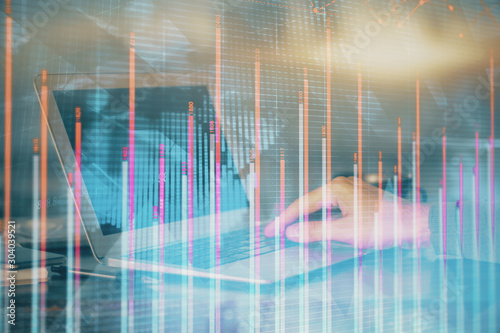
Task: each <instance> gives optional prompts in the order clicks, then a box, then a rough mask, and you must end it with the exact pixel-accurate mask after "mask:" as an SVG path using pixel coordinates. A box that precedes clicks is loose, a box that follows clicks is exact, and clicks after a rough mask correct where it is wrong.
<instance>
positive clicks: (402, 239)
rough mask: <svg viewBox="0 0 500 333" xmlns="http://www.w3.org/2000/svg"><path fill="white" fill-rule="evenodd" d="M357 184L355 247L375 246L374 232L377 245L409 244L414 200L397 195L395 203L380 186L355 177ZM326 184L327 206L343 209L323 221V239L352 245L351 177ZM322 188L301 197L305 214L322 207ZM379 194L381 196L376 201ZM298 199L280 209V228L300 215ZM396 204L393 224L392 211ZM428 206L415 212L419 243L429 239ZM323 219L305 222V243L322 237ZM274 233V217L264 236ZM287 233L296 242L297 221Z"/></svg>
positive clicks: (353, 221)
mask: <svg viewBox="0 0 500 333" xmlns="http://www.w3.org/2000/svg"><path fill="white" fill-rule="evenodd" d="M357 185H358V208H357V210H358V211H357V213H358V217H357V220H358V222H357V223H358V233H357V240H358V247H359V248H365V249H366V248H374V247H375V236H378V247H379V248H386V247H392V246H394V245H398V243H399V245H405V246H411V245H412V244H413V242H414V225H413V224H414V223H413V204H412V203H411V202H409V201H407V200H404V199H399V202H398V198H396V205H395V204H394V196H393V195H392V194H391V193H389V192H384V191H382V190H379V189H378V188H376V187H374V186H372V185H370V184H368V183H365V182H363V181H361V180H358V184H357ZM325 186H326V193H327V195H326V204H327V207H338V208H339V209H340V210H341V211H342V218H339V219H336V220H331V221H326V239H327V240H332V241H339V242H344V243H348V244H351V245H355V239H356V236H355V233H354V232H355V228H354V227H355V223H356V221H355V216H354V215H355V214H354V213H355V211H356V207H355V202H354V194H355V191H354V177H349V178H345V177H337V178H335V179H333V180H332V181H330V182H329V183H328V184H326V185H325ZM322 192H323V188H318V189H316V190H314V191H312V192H310V193H308V194H306V195H305V196H304V197H303V201H304V212H303V213H304V214H312V213H313V212H315V211H317V210H320V209H321V208H322V205H323V203H322V200H323V198H322ZM360 194H361V195H360ZM379 194H381V197H379ZM380 198H382V200H381V201H380V202H379V200H380ZM299 203H300V201H299V199H297V200H295V202H294V203H293V204H291V205H290V206H289V207H288V208H287V209H286V210H285V211H284V212H282V213H281V215H280V221H279V223H280V227H281V228H282V229H283V230H284V229H285V228H286V226H288V225H290V224H291V223H292V222H293V221H294V220H296V219H297V218H298V217H299ZM380 203H381V205H380ZM398 206H399V207H398ZM398 208H399V211H398V214H397V220H396V221H397V222H396V225H395V222H394V212H395V210H396V209H398ZM429 208H430V206H429V205H427V204H420V213H419V214H416V215H417V216H418V217H419V222H420V223H417V224H416V225H417V226H418V227H419V228H417V227H415V228H416V229H415V230H416V235H415V236H416V237H415V239H419V240H420V244H421V245H422V246H428V245H429V241H430V231H429V224H428V215H429ZM375 213H378V235H375ZM398 221H399V222H398ZM322 223H323V222H322V221H309V222H307V223H304V235H303V241H304V242H305V243H308V242H315V241H321V240H322V239H323V235H322ZM396 231H397V232H396ZM274 233H275V222H274V221H273V222H271V223H269V224H268V225H267V226H266V227H265V229H264V234H265V235H266V236H267V237H273V236H274ZM286 237H287V238H288V239H290V240H292V241H295V242H298V241H299V240H300V238H299V224H298V223H296V224H293V225H291V226H289V227H288V228H286ZM396 241H397V242H396Z"/></svg>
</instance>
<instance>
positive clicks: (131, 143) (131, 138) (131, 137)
mask: <svg viewBox="0 0 500 333" xmlns="http://www.w3.org/2000/svg"><path fill="white" fill-rule="evenodd" d="M128 147H129V160H128V162H129V164H128V165H129V167H128V170H129V171H128V172H129V173H128V191H129V192H128V202H129V203H128V204H129V208H128V211H129V214H128V216H129V217H128V218H129V220H128V230H129V236H128V237H129V238H128V243H129V253H128V255H129V260H133V258H134V245H135V244H134V219H135V216H134V205H135V198H134V195H135V34H134V33H133V32H131V33H130V49H129V134H128ZM128 275H129V297H128V299H129V326H132V327H129V328H131V329H132V330H133V323H134V271H133V270H132V269H131V270H129V273H128Z"/></svg>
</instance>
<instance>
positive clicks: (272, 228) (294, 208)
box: [264, 188, 322, 237]
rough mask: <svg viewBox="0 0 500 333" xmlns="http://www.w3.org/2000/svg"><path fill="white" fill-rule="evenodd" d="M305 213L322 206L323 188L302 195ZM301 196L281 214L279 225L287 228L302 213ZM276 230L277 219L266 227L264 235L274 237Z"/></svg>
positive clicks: (312, 211)
mask: <svg viewBox="0 0 500 333" xmlns="http://www.w3.org/2000/svg"><path fill="white" fill-rule="evenodd" d="M302 200H303V207H304V210H303V214H311V213H314V212H315V211H317V210H319V209H320V208H321V207H322V188H318V189H316V190H314V191H312V192H309V193H308V194H306V195H304V196H303V197H302ZM300 203H301V200H300V198H299V199H297V200H295V201H294V202H293V203H292V204H291V205H290V206H288V208H287V209H285V211H284V212H282V213H281V214H280V216H279V221H278V222H279V226H280V227H282V228H285V227H286V226H287V225H289V224H290V223H292V222H293V221H295V220H296V219H297V218H298V217H299V215H300ZM275 232H276V219H275V220H273V221H271V223H269V224H268V225H267V226H266V227H265V229H264V235H266V236H267V237H273V236H274V235H275Z"/></svg>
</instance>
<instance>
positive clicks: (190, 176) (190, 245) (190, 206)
mask: <svg viewBox="0 0 500 333" xmlns="http://www.w3.org/2000/svg"><path fill="white" fill-rule="evenodd" d="M193 112H194V105H193V102H189V116H188V118H189V119H188V121H189V125H188V126H189V129H188V260H189V262H190V263H191V265H192V264H193V235H194V229H193V203H194V201H193V196H194V186H193V175H194V161H193V129H194V121H193Z"/></svg>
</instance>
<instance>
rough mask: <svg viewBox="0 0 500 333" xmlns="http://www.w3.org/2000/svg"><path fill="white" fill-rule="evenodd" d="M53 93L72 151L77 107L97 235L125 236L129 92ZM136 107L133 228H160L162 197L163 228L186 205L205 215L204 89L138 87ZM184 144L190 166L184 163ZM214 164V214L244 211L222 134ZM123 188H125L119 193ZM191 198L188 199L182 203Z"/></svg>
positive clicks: (207, 137)
mask: <svg viewBox="0 0 500 333" xmlns="http://www.w3.org/2000/svg"><path fill="white" fill-rule="evenodd" d="M53 94H54V98H55V101H56V103H57V106H58V108H59V111H60V114H61V118H62V121H63V123H64V126H65V128H66V131H67V133H68V137H69V140H70V142H71V145H72V147H73V149H74V148H75V137H76V135H77V133H76V126H75V123H76V116H75V108H76V107H80V110H81V118H80V119H81V120H80V122H81V152H82V155H81V156H82V157H81V171H82V179H83V181H84V183H85V186H86V188H87V191H88V195H89V197H90V201H91V203H92V206H93V209H94V212H95V215H96V217H97V219H98V221H99V224H100V227H101V229H102V232H103V234H104V235H109V234H113V233H119V232H121V231H124V230H128V214H127V212H128V205H129V199H128V190H129V189H128V184H129V176H130V174H129V169H130V167H129V160H128V158H129V155H130V153H129V149H130V147H128V145H129V107H128V100H129V91H128V89H126V88H125V89H93V90H69V91H68V90H65V91H54V92H53ZM135 105H136V106H135V163H134V168H135V172H134V173H135V176H134V178H133V184H134V187H135V189H134V196H133V198H134V214H135V221H134V225H135V228H136V229H140V228H145V227H151V226H154V225H157V224H159V223H160V222H161V221H160V216H161V214H160V198H161V197H163V199H164V223H169V222H175V221H180V220H182V219H183V217H184V218H185V217H186V215H183V214H186V209H187V205H188V203H189V202H192V204H189V206H190V209H192V212H193V217H194V218H196V217H201V216H206V215H209V214H210V184H211V181H210V165H211V159H212V158H213V157H211V154H210V149H211V148H210V146H211V140H214V138H215V135H214V134H211V133H213V131H212V132H211V129H212V130H213V125H214V121H215V111H214V108H213V105H212V102H211V98H210V94H209V92H208V90H207V88H206V86H189V87H154V88H137V89H136V103H135ZM190 114H191V115H192V116H190ZM190 117H192V127H191V128H192V131H190V130H189V129H190V125H189V123H190ZM191 140H192V148H191V149H192V156H193V159H192V160H190V159H189V157H188V156H189V152H190V148H189V147H190V145H189V142H191ZM213 147H215V144H214V143H213ZM160 155H163V156H162V157H161V156H160ZM220 161H221V162H220V165H221V166H220V170H221V177H220V192H221V211H222V212H225V211H230V210H234V209H239V208H244V207H247V206H248V201H247V197H246V194H245V191H244V188H243V186H242V183H241V180H240V177H239V173H238V170H237V169H236V167H235V165H234V162H233V158H232V156H231V152H230V149H229V147H228V145H227V143H226V140H225V138H224V135H223V134H221V159H220ZM160 164H161V165H160ZM190 164H192V165H190ZM161 169H164V170H163V172H161V171H162V170H161ZM188 170H192V185H191V186H192V190H193V191H192V194H191V193H190V192H189V188H190V186H187V184H186V182H187V179H188V175H191V172H188ZM67 171H68V172H74V170H67ZM125 177H126V179H125ZM122 184H127V185H126V187H125V188H124V186H122ZM163 184H164V191H162V193H160V192H161V191H160V187H161V186H162V185H163ZM188 192H189V193H188ZM124 194H126V195H124ZM191 195H192V201H191V199H188V196H191ZM191 206H192V208H191ZM124 208H125V209H124ZM84 214H85V212H82V217H83V218H84V219H85V216H84Z"/></svg>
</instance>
